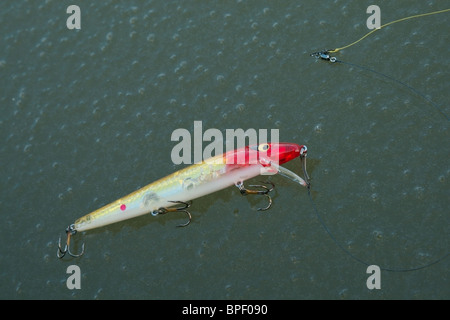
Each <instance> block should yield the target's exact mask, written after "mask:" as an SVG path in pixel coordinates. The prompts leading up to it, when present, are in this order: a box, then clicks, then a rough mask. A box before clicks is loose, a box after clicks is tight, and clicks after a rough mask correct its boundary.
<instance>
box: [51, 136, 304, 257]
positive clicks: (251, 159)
mask: <svg viewBox="0 0 450 320" xmlns="http://www.w3.org/2000/svg"><path fill="white" fill-rule="evenodd" d="M306 154H307V147H306V146H304V145H298V144H294V143H262V144H259V145H252V146H246V147H244V148H240V149H237V150H232V151H228V152H226V153H224V154H222V155H218V156H215V157H211V158H209V159H206V160H204V161H203V162H202V163H199V164H193V165H190V166H189V167H186V168H184V169H182V170H179V171H176V172H174V173H172V174H171V175H168V176H167V177H165V178H162V179H159V180H157V181H155V182H153V183H151V184H149V185H147V186H145V187H143V188H141V189H139V190H137V191H135V192H133V193H131V194H129V195H127V196H125V197H122V198H120V199H118V200H116V201H114V202H112V203H110V204H108V205H106V206H104V207H102V208H100V209H97V210H95V211H93V212H91V213H89V214H87V215H85V216H83V217H81V218H79V219H78V220H76V221H75V222H74V223H73V224H71V225H69V226H68V227H67V229H66V233H67V240H66V245H65V247H64V249H62V248H61V238H60V239H59V243H58V252H57V256H58V258H62V257H64V256H65V255H66V253H68V254H69V255H70V256H72V257H79V256H81V255H82V254H83V253H84V244H83V245H82V249H81V253H80V254H74V253H72V252H71V251H70V238H71V236H72V235H74V234H76V233H77V232H79V231H87V230H91V229H94V228H99V227H102V226H106V225H109V224H112V223H115V222H119V221H123V220H127V219H131V218H134V217H137V216H141V215H144V214H148V213H151V214H152V215H153V216H158V215H161V214H166V213H168V212H184V213H185V214H186V215H187V216H188V218H189V220H188V222H186V223H185V224H181V225H179V227H185V226H187V225H188V224H189V223H190V222H191V214H190V212H189V211H188V210H187V208H189V207H190V205H191V202H192V200H194V199H197V198H199V197H202V196H205V195H207V194H210V193H213V192H216V191H219V190H222V189H225V188H227V187H229V186H232V185H235V186H236V187H238V188H239V190H240V192H241V194H242V195H248V194H256V195H264V196H266V197H267V198H268V201H269V204H268V206H267V207H266V208H259V209H258V210H267V209H269V208H270V207H271V205H272V199H271V197H270V196H269V194H268V193H269V192H270V191H272V190H273V188H274V185H273V183H271V182H269V183H267V184H271V185H272V187H271V188H269V187H267V186H265V185H252V186H251V187H256V188H260V189H261V190H257V189H256V190H255V189H246V188H245V187H244V181H245V180H248V179H251V178H253V177H256V176H258V175H260V174H276V173H279V174H280V175H283V176H285V177H287V178H289V179H291V180H293V181H295V182H297V183H299V184H300V185H302V186H305V187H309V177H308V175H307V173H306ZM297 157H299V158H300V159H301V160H302V168H303V172H304V174H305V179H306V181H305V180H303V179H302V178H301V177H299V176H298V175H297V174H295V173H294V172H292V171H290V170H288V169H286V168H284V167H282V166H281V165H282V164H284V163H286V162H289V161H291V160H293V159H295V158H297ZM177 204H178V205H180V206H176V205H177ZM174 206H176V207H174Z"/></svg>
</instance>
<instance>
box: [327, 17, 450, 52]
mask: <svg viewBox="0 0 450 320" xmlns="http://www.w3.org/2000/svg"><path fill="white" fill-rule="evenodd" d="M447 11H450V8H449V9H444V10H439V11H433V12H428V13H421V14H416V15H414V16H410V17H406V18H401V19H398V20H395V21H391V22H389V23H386V24H384V25H382V26H381V27H380V28H378V29H373V30H372V31H370V32H368V33H367V34H365V35H364V36H363V37H361V38H360V39H358V40H356V41H355V42H352V43H350V44H348V45H346V46H344V47H341V48H336V49H333V50H328V52H329V53H335V52H338V51H340V50H343V49H346V48H348V47H351V46H353V45H354V44H357V43H358V42H360V41H361V40H363V39H365V38H367V37H368V36H370V35H371V34H372V33H374V32H375V31H377V30H380V29H382V28H384V27H387V26H390V25H392V24H394V23H397V22H402V21H405V20H410V19H415V18H420V17H425V16H431V15H433V14H438V13H444V12H447Z"/></svg>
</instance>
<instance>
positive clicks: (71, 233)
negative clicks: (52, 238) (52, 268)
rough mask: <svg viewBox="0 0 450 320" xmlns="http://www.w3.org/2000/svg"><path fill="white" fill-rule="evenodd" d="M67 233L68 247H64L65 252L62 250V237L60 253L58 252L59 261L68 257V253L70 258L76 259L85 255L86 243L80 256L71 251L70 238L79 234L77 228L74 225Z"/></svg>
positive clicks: (68, 228) (59, 243) (59, 247)
mask: <svg viewBox="0 0 450 320" xmlns="http://www.w3.org/2000/svg"><path fill="white" fill-rule="evenodd" d="M66 233H67V240H66V246H65V247H64V250H62V249H61V236H60V237H59V241H58V251H57V252H56V256H57V257H58V258H59V259H61V258H63V257H64V256H65V255H66V253H68V254H69V255H70V256H72V257H74V258H78V257H81V256H82V255H83V254H84V243H83V244H82V246H81V253H80V254H74V253H72V252H71V251H70V237H71V236H72V235H74V234H76V233H77V230H75V226H74V225H73V224H71V225H70V226H68V227H67V229H66Z"/></svg>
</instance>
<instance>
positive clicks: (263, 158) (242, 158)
mask: <svg viewBox="0 0 450 320" xmlns="http://www.w3.org/2000/svg"><path fill="white" fill-rule="evenodd" d="M306 152H307V148H306V146H305V145H298V144H295V143H286V142H280V143H261V144H258V145H251V146H247V147H245V148H241V149H237V150H233V151H229V152H227V153H226V154H225V163H226V164H238V165H250V164H258V163H260V164H262V165H263V166H266V165H269V163H270V162H272V161H273V162H275V163H277V164H280V165H281V164H283V163H286V162H289V161H291V160H292V159H295V158H297V157H300V156H301V155H306Z"/></svg>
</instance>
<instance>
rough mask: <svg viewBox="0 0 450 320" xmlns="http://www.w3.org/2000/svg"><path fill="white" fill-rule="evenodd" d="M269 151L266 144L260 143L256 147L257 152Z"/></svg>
mask: <svg viewBox="0 0 450 320" xmlns="http://www.w3.org/2000/svg"><path fill="white" fill-rule="evenodd" d="M267 150H269V144H268V143H261V144H260V145H259V146H258V151H267Z"/></svg>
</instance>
